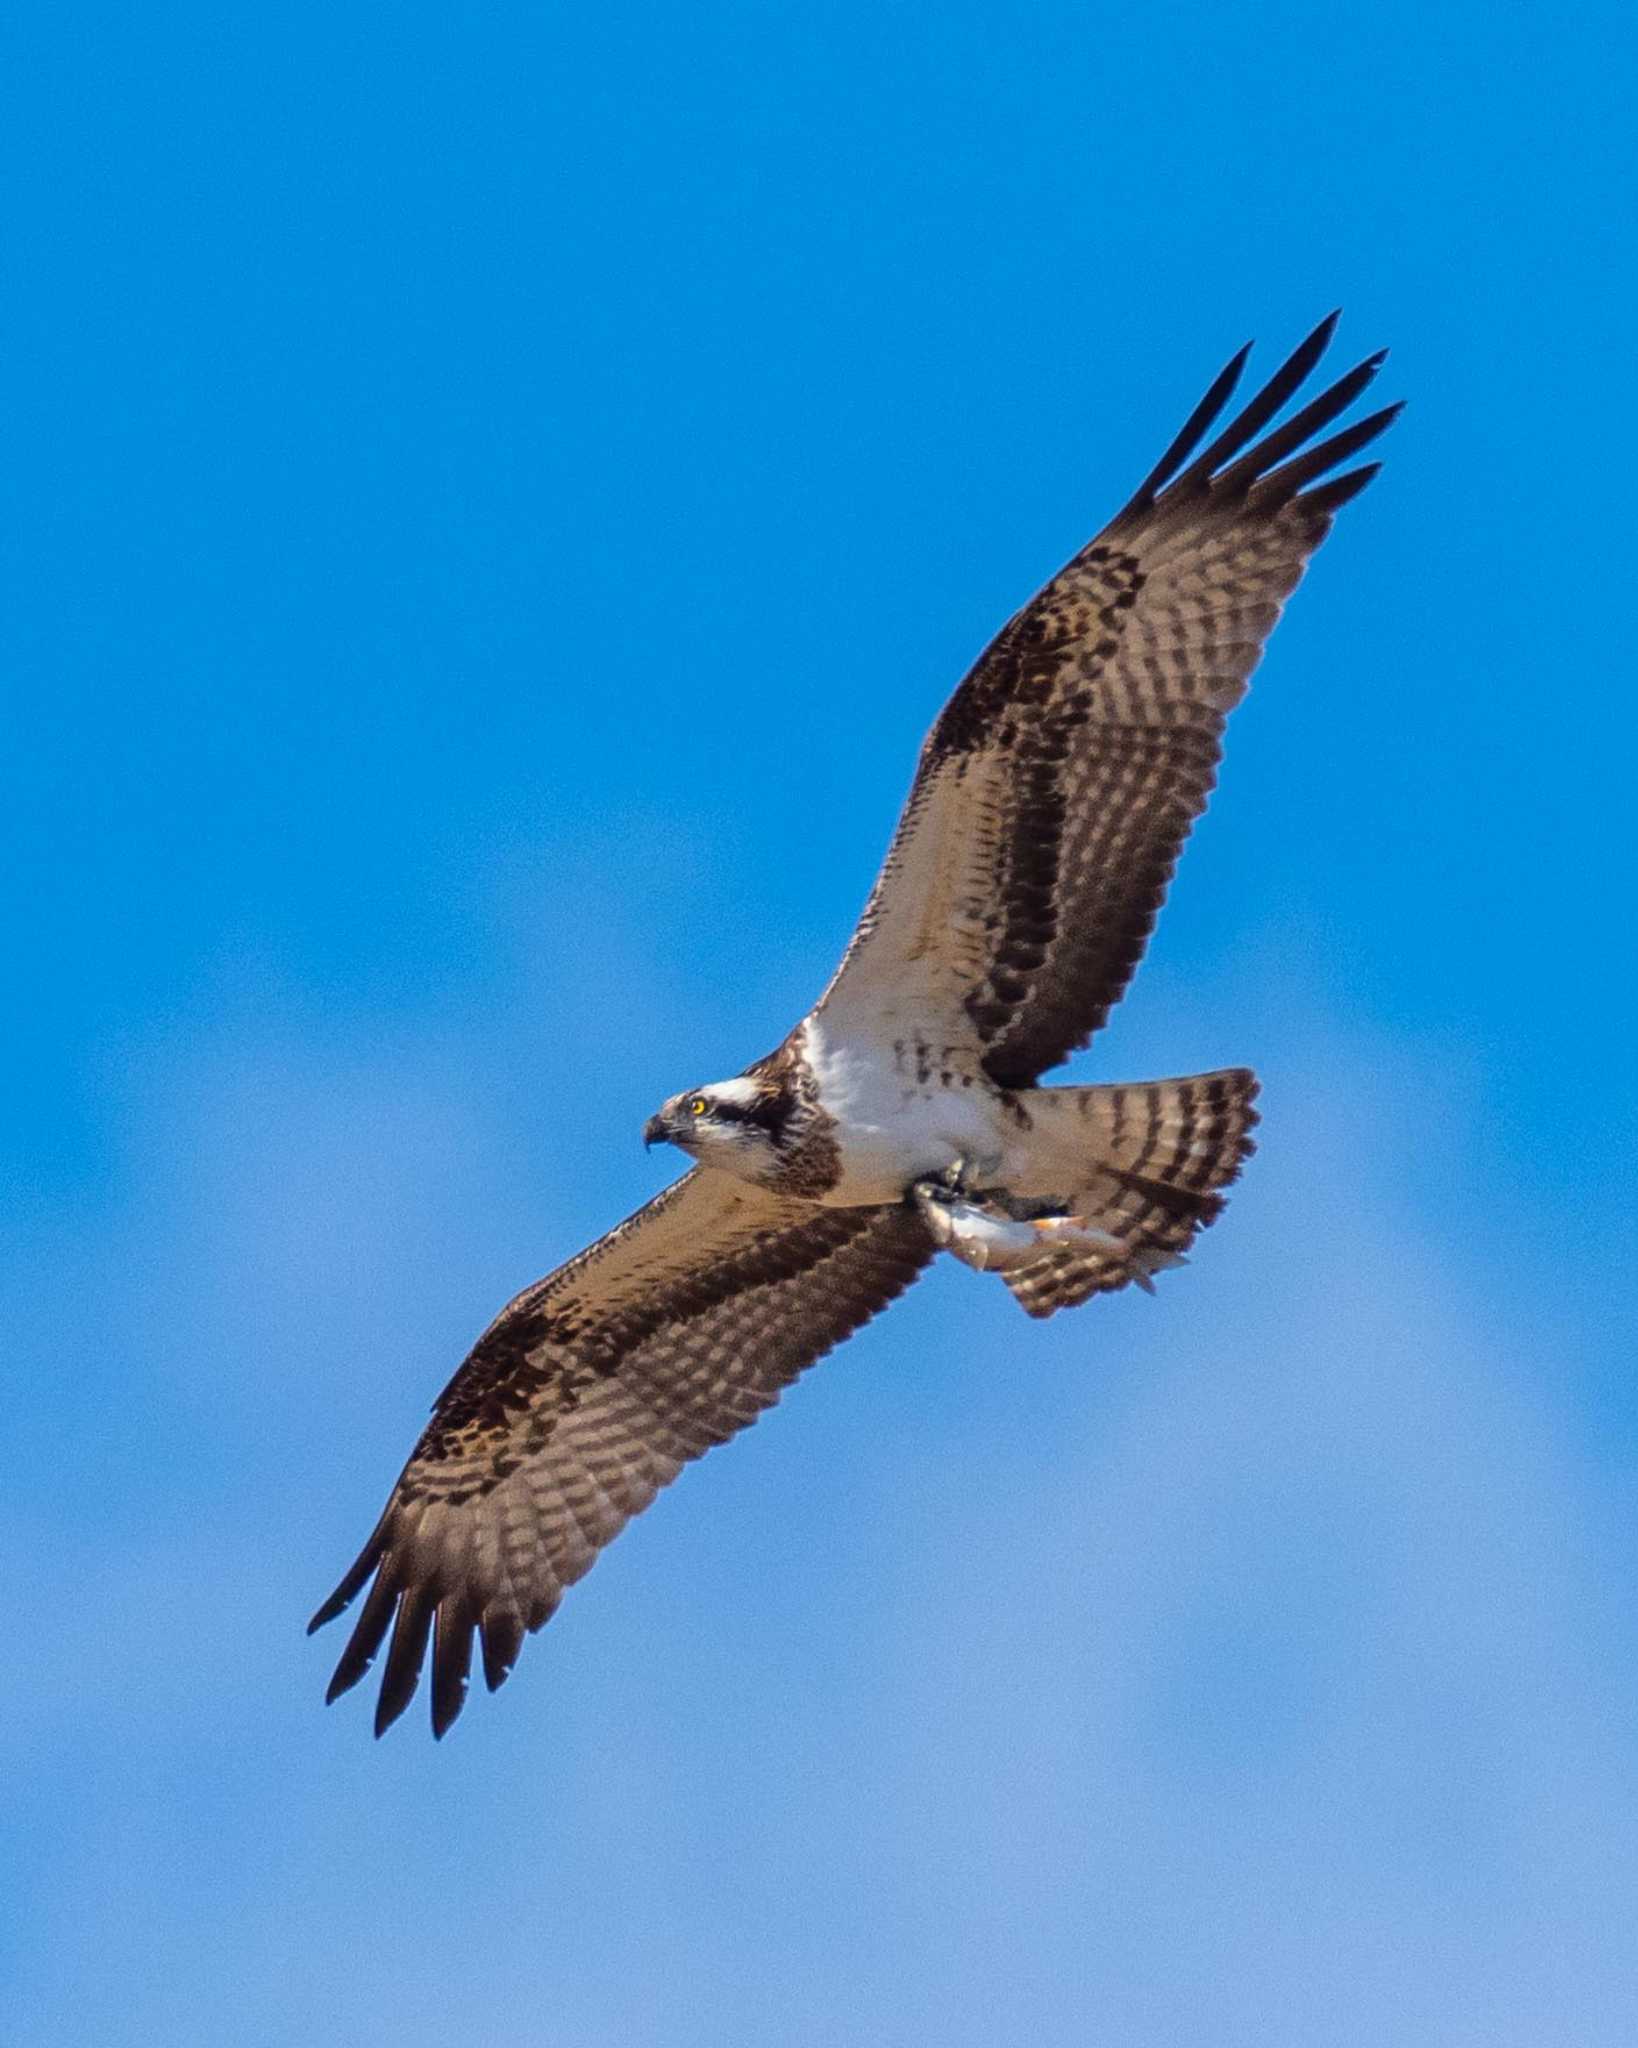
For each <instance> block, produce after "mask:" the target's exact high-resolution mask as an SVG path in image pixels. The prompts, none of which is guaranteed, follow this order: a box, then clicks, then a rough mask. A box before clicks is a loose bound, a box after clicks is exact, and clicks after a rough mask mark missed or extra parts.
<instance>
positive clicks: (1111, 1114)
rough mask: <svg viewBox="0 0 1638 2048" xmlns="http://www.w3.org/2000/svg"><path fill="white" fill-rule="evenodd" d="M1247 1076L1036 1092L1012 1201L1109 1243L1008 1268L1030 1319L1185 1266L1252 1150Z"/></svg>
mask: <svg viewBox="0 0 1638 2048" xmlns="http://www.w3.org/2000/svg"><path fill="white" fill-rule="evenodd" d="M1256 1094H1257V1077H1256V1075H1255V1074H1253V1073H1251V1072H1250V1071H1249V1070H1248V1069H1246V1068H1244V1067H1227V1068H1224V1069H1223V1070H1221V1071H1220V1072H1218V1073H1214V1074H1193V1075H1189V1076H1187V1077H1186V1078H1183V1079H1180V1080H1172V1081H1143V1082H1133V1083H1129V1084H1122V1085H1119V1086H1113V1087H1101V1088H1035V1089H1030V1090H1028V1091H1027V1092H1025V1093H1023V1094H1021V1095H1020V1096H1019V1097H1018V1098H1017V1100H1018V1105H1019V1108H1020V1110H1021V1111H1022V1112H1023V1114H1024V1116H1025V1117H1026V1118H1027V1119H1028V1128H1029V1135H1028V1137H1027V1139H1026V1141H1025V1143H1026V1147H1027V1150H1026V1165H1025V1173H1026V1177H1027V1182H1028V1185H1027V1186H1025V1187H1021V1188H1020V1189H1019V1190H1018V1191H1019V1192H1021V1193H1028V1194H1031V1195H1040V1196H1043V1197H1048V1196H1049V1197H1050V1198H1051V1199H1052V1200H1053V1201H1054V1202H1055V1203H1056V1202H1062V1203H1063V1204H1064V1206H1065V1207H1066V1208H1067V1209H1071V1210H1073V1212H1074V1213H1075V1214H1076V1215H1077V1216H1079V1217H1081V1218H1083V1219H1084V1221H1085V1222H1086V1223H1087V1224H1089V1225H1090V1226H1092V1227H1093V1228H1095V1229H1096V1230H1098V1231H1102V1232H1106V1233H1107V1234H1108V1236H1109V1237H1110V1238H1111V1239H1113V1240H1114V1243H1113V1244H1112V1245H1111V1246H1109V1247H1107V1248H1104V1247H1102V1246H1095V1247H1090V1248H1088V1247H1085V1246H1082V1245H1063V1246H1052V1247H1049V1248H1048V1249H1046V1250H1044V1251H1043V1252H1042V1254H1041V1256H1040V1257H1039V1258H1036V1259H1031V1260H1029V1261H1027V1262H1026V1263H1024V1264H1022V1265H1017V1266H1013V1267H1011V1268H1009V1269H1008V1270H1007V1271H1006V1272H1005V1273H1004V1274H1003V1276H1002V1277H1003V1278H1004V1279H1005V1281H1006V1283H1007V1285H1008V1286H1009V1287H1010V1288H1011V1289H1012V1291H1013V1293H1014V1294H1015V1295H1016V1296H1017V1297H1018V1300H1019V1303H1020V1304H1021V1306H1022V1307H1023V1308H1025V1309H1026V1310H1027V1311H1028V1312H1029V1314H1031V1315H1032V1316H1049V1315H1051V1314H1052V1313H1053V1312H1054V1311H1055V1310H1057V1309H1060V1308H1072V1307H1073V1306H1074V1305H1075V1304H1076V1303H1077V1302H1082V1301H1086V1300H1087V1299H1089V1298H1090V1296H1092V1295H1094V1294H1105V1293H1109V1292H1111V1291H1112V1290H1113V1289H1115V1288H1118V1287H1126V1286H1130V1285H1132V1284H1134V1283H1135V1284H1136V1285H1137V1286H1139V1287H1144V1288H1151V1289H1152V1284H1153V1275H1154V1274H1155V1273H1157V1272H1161V1271H1163V1270H1164V1269H1165V1268H1167V1267H1169V1266H1177V1265H1181V1264H1182V1263H1183V1255H1184V1253H1185V1252H1186V1250H1187V1249H1188V1246H1189V1245H1190V1243H1191V1242H1192V1241H1193V1239H1194V1236H1195V1233H1196V1232H1197V1231H1200V1230H1204V1229H1205V1227H1206V1225H1207V1224H1209V1223H1212V1222H1214V1221H1215V1220H1216V1218H1217V1217H1218V1215H1219V1214H1221V1212H1222V1208H1223V1202H1224V1196H1223V1194H1222V1192H1221V1191H1222V1190H1223V1189H1224V1188H1226V1187H1227V1186H1228V1185H1229V1184H1230V1182H1231V1181H1233V1180H1234V1179H1235V1177H1236V1175H1237V1174H1238V1173H1239V1171H1240V1167H1241V1165H1242V1164H1243V1162H1244V1161H1245V1160H1246V1159H1247V1158H1248V1157H1249V1156H1250V1154H1251V1153H1252V1151H1253V1150H1255V1147H1254V1145H1253V1143H1252V1139H1251V1135H1250V1134H1251V1131H1252V1129H1253V1127H1254V1126H1255V1124H1256V1122H1257V1112H1256V1110H1255V1109H1254V1108H1253V1107H1252V1103H1253V1100H1254V1099H1255V1097H1256Z"/></svg>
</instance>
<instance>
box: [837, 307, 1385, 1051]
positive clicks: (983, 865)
mask: <svg viewBox="0 0 1638 2048" xmlns="http://www.w3.org/2000/svg"><path fill="white" fill-rule="evenodd" d="M1335 323H1336V316H1335V315H1334V314H1333V315H1332V317H1331V318H1330V319H1329V320H1326V321H1325V322H1323V323H1322V325H1321V326H1320V327H1319V328H1318V329H1316V331H1315V332H1314V333H1313V334H1312V335H1310V336H1309V338H1308V339H1307V341H1305V342H1304V343H1303V345H1302V346H1301V348H1299V349H1298V350H1297V352H1296V354H1295V355H1293V356H1292V357H1291V359H1290V360H1289V361H1288V362H1287V363H1286V364H1285V365H1284V367H1283V368H1282V369H1280V370H1279V371H1278V372H1277V374H1276V375H1275V376H1274V377H1273V378H1272V379H1271V380H1270V382H1269V383H1268V384H1267V385H1266V386H1265V388H1264V389H1263V390H1262V391H1260V392H1259V393H1258V394H1257V396H1256V397H1255V398H1254V399H1252V401H1251V402H1250V404H1249V405H1247V406H1246V407H1245V409H1244V410H1243V411H1242V412H1241V413H1240V414H1239V415H1238V416H1237V417H1236V418H1235V419H1234V420H1233V421H1232V422H1231V423H1230V424H1229V425H1228V426H1227V427H1226V428H1224V429H1223V431H1222V432H1221V433H1220V434H1219V435H1218V436H1217V438H1216V439H1215V440H1214V441H1212V442H1211V444H1210V445H1209V446H1208V447H1206V448H1205V449H1204V450H1203V452H1201V453H1199V454H1198V455H1197V454H1196V453H1195V451H1196V449H1197V448H1199V447H1200V444H1201V442H1202V441H1203V440H1204V438H1205V436H1206V433H1207V431H1208V429H1209V428H1210V427H1211V425H1212V423H1213V421H1214V420H1215V419H1216V418H1217V416H1218V415H1219V413H1220V412H1221V411H1222V409H1223V407H1224V406H1225V405H1226V404H1227V403H1228V399H1229V396H1230V394H1231V392H1232V391H1233V389H1234V386H1235V383H1236V382H1237V380H1238V378H1239V375H1240V371H1241V369H1242V367H1243V365H1244V363H1245V358H1246V355H1247V353H1248V351H1247V350H1244V349H1242V350H1241V352H1240V354H1239V355H1237V356H1236V357H1235V358H1234V360H1233V361H1232V362H1231V363H1230V364H1229V365H1228V367H1227V368H1226V369H1225V370H1224V371H1223V373H1222V375H1221V376H1220V377H1219V378H1218V379H1217V381H1216V382H1215V383H1214V384H1213V385H1212V387H1211V389H1210V391H1208V392H1207V394H1206V396H1205V398H1204V399H1203V400H1202V401H1201V403H1200V404H1199V406H1197V407H1196V409H1195V411H1194V413H1193V414H1192V416H1191V417H1190V419H1189V421H1188V423H1187V425H1186V426H1185V427H1184V428H1183V430H1182V432H1181V433H1180V434H1179V435H1178V437H1177V439H1176V440H1175V441H1174V442H1173V443H1172V445H1171V447H1170V448H1168V449H1167V451H1166V453H1165V455H1164V456H1163V457H1162V458H1161V460H1160V462H1159V463H1158V464H1157V465H1156V467H1155V469H1154V471H1153V473H1152V474H1151V475H1150V476H1149V477H1148V478H1147V479H1146V480H1145V482H1144V483H1143V485H1142V487H1141V488H1140V489H1139V490H1138V492H1137V493H1136V495H1135V496H1134V497H1133V498H1132V500H1131V502H1130V503H1129V504H1128V505H1127V506H1126V507H1125V509H1124V510H1123V511H1122V512H1121V513H1120V514H1119V516H1118V517H1117V518H1116V519H1114V520H1113V521H1112V522H1111V524H1110V525H1109V526H1108V527H1106V528H1105V529H1104V531H1103V532H1102V533H1101V534H1100V535H1099V536H1098V538H1097V539H1096V540H1095V541H1093V542H1092V543H1091V544H1090V545H1089V546H1088V547H1086V548H1084V549H1083V550H1082V551H1081V553H1080V554H1078V555H1077V556H1076V557H1075V558H1074V560H1073V561H1072V562H1070V563H1069V564H1068V566H1067V567H1066V568H1064V569H1063V570H1062V571H1061V573H1060V574H1059V575H1057V576H1055V577H1054V578H1053V580H1052V581H1051V582H1050V583H1049V584H1048V585H1047V586H1046V588H1045V589H1044V590H1043V591H1041V592H1040V594H1039V595H1038V596H1037V597H1035V598H1034V599H1032V600H1031V602H1030V603H1029V604H1027V605H1026V606H1025V607H1024V609H1023V610H1022V611H1021V612H1019V613H1018V615H1017V616H1016V617H1015V618H1014V619H1012V620H1011V621H1010V622H1009V623H1008V624H1007V625H1006V626H1005V627H1004V628H1003V629H1002V631H1001V632H1000V633H999V634H998V635H997V637H996V639H995V640H994V641H993V642H992V644H991V645H990V647H989V648H988V649H987V650H986V652H985V653H984V655H983V656H982V658H981V659H980V660H979V662H978V664H977V666H976V667H975V668H974V669H973V670H972V672H971V674H970V675H968V677H967V678H966V680H965V681H964V682H963V683H962V685H961V687H960V688H959V689H958V690H957V691H956V693H955V695H954V697H953V698H952V699H951V700H950V702H949V704H948V705H947V706H946V707H945V709H944V712H943V713H942V715H941V716H940V718H939V720H938V722H937V724H936V725H935V726H934V728H933V730H932V732H931V733H930V735H929V736H928V739H927V743H926V745H925V747H924V748H923V750H922V756H921V762H920V766H919V769H918V772H917V776H916V780H915V783H914V786H913V787H912V789H911V793H910V798H909V801H908V803H907V804H906V807H905V812H904V816H903V818H902V819H901V820H900V823H899V828H898V831H897V833H896V835H895V837H894V840H893V844H892V846H891V847H890V849H889V851H888V856H887V860H886V863H885V865H884V866H883V869H882V873H881V877H880V879H879V880H878V882H877V884H876V889H875V892H874V894H873V895H872V897H871V900H870V903H869V904H868V905H867V906H866V910H865V914H864V917H863V919H862V920H861V922H860V926H859V930H858V932H857V933H856V935H855V937H854V941H853V943H852V945H851V946H850V947H849V949H848V953H847V955H846V957H845V958H844V960H843V962H842V965H841V967H840V968H839V969H838V970H837V974H836V978H835V980H834V981H833V982H832V983H831V986H830V988H829V989H828V990H827V991H826V993H825V995H824V997H823V998H822V999H821V1002H820V1005H819V1009H820V1014H821V1015H822V1016H824V1015H827V1014H828V1015H829V1016H830V1018H831V1020H832V1021H833V1022H834V1023H835V1024H836V1025H837V1026H839V1027H841V1028H843V1029H846V1030H849V1031H851V1032H856V1033H859V1034H862V1035H873V1036H878V1037H881V1038H885V1039H893V1038H897V1037H903V1036H904V1035H905V1033H906V1031H907V1029H911V1030H920V1031H921V1032H923V1033H924V1034H925V1035H929V1036H931V1035H936V1034H944V1035H946V1036H949V1035H954V1036H957V1037H961V1036H965V1037H966V1038H967V1039H968V1041H969V1042H973V1041H976V1043H977V1045H978V1046H979V1047H981V1048H982V1059H983V1065H984V1067H985V1069H986V1071H987V1072H988V1073H989V1075H990V1077H991V1078H992V1079H993V1080H995V1081H997V1082H998V1083H1000V1084H1001V1085H1002V1086H1005V1087H1009V1088H1022V1087H1028V1086H1030V1085H1031V1084H1032V1083H1033V1082H1034V1081H1035V1080H1036V1079H1037V1077H1038V1076H1039V1075H1040V1074H1041V1073H1043V1072H1044V1071H1045V1070H1046V1069H1047V1068H1049V1067H1051V1066H1054V1065H1056V1064H1057V1062H1058V1061H1059V1060H1061V1059H1063V1058H1064V1057H1065V1056H1066V1055H1067V1054H1069V1053H1070V1052H1072V1051H1073V1050H1074V1049H1075V1048H1076V1047H1077V1046H1079V1045H1083V1044H1085V1042H1086V1040H1087V1039H1088V1038H1089V1037H1090V1036H1091V1035H1092V1033H1093V1032H1094V1031H1096V1030H1097V1029H1098V1027H1099V1026H1100V1025H1101V1024H1102V1023H1103V1022H1104V1020H1105V1019H1106V1018H1107V1016H1108V1014H1109V1011H1110V1008H1111V1007H1112V1006H1113V1004H1114V1003H1115V1002H1116V1000H1117V999H1118V998H1119V997H1120V995H1121V994H1122V993H1123V991H1124V990H1125V988H1126V985H1127V983H1128V981H1130V979H1131V976H1132V971H1133V969H1134V968H1135V967H1136V965H1137V963H1138V960H1139V958H1140V957H1141V955H1142V952H1143V948H1144V945H1145V943H1146V941H1147V939H1148V936H1149V933H1150V932H1151V931H1152V930H1153V928H1154V923H1155V917H1156V914H1157V913H1158V911H1159V909H1160V905H1161V902H1162V901H1163V899H1164V897H1165V893H1166V889H1167V886H1168V884H1169V883H1170V881H1171V877H1172V873H1173V871H1174V869H1175V867H1176V865H1177V859H1178V855H1179V853H1180V851H1181V850H1182V846H1183V841H1184V840H1185V839H1186V838H1187V836H1188V833H1189V830H1190V827H1191V826H1192V825H1193V823H1194V820H1195V819H1196V818H1197V817H1198V816H1199V814H1200V812H1201V811H1202V810H1203V809H1204V807H1205V803H1206V798H1207V796H1208V795H1209V793H1210V791H1211V788H1212V784H1213V782H1214V780H1215V779H1216V769H1217V762H1218V760H1219V758H1220V754H1221V740H1222V733H1223V728H1224V725H1225V723H1226V722H1227V718H1228V714H1229V712H1230V711H1231V710H1232V709H1233V708H1234V706H1235V705H1236V704H1238V703H1239V701H1240V699H1241V698H1242V697H1243V696H1244V695H1245V691H1246V686H1247V683H1248V681H1249V679H1250V676H1251V672H1252V670H1253V668H1254V667H1255V666H1256V664H1257V661H1258V659H1259V657H1260V655H1261V653H1262V648H1263V643H1264V641H1265V640H1266V639H1267V637H1268V635H1269V633H1270V631H1271V630H1272V628H1273V626H1274V623H1275V621H1276V619H1277V618H1278V617H1279V614H1280V608H1281V606H1282V604H1283V603H1284V600H1285V599H1286V598H1287V597H1288V596H1289V595H1290V593H1291V591H1292V589H1293V588H1294V587H1295V585H1296V583H1297V580H1298V578H1299V577H1300V576H1301V575H1302V572H1303V567H1304V565H1305V563H1306V562H1307V560H1308V558H1309V556H1310V555H1311V554H1312V553H1313V552H1314V550H1315V549H1316V548H1317V547H1318V546H1319V544H1320V542H1321V541H1322V540H1323V539H1324V538H1325V536H1326V534H1327V533H1328V532H1329V531H1330V527H1331V521H1332V519H1333V517H1334V515H1335V513H1336V511H1337V508H1338V507H1339V506H1341V505H1343V504H1345V503H1346V502H1347V501H1348V500H1349V499H1350V498H1352V497H1353V496H1355V494H1356V493H1357V492H1359V491H1361V490H1363V488H1364V487H1365V485H1366V484H1367V483H1368V482H1369V481H1370V479H1371V478H1372V477H1373V476H1374V475H1375V474H1376V468H1377V465H1375V464H1371V465H1368V466H1366V467H1364V468H1361V469H1355V470H1351V471H1349V472H1348V473H1347V474H1346V475H1343V476H1338V477H1334V478H1332V479H1331V481H1329V482H1321V481H1320V479H1322V478H1325V477H1327V476H1329V474H1330V472H1331V471H1333V470H1335V469H1336V468H1337V467H1338V466H1339V465H1340V464H1342V463H1344V462H1346V461H1347V459H1348V458H1349V457H1350V456H1351V455H1353V454H1354V453H1356V452H1357V451H1358V450H1359V449H1361V448H1363V447H1364V446H1365V445H1366V443H1367V442H1369V441H1371V440H1373V439H1374V438H1375V437H1376V436H1377V435H1378V434H1379V433H1381V432H1382V430H1383V428H1384V427H1386V426H1387V425H1388V423H1389V421H1390V420H1392V418H1393V417H1394V414H1395V413H1396V412H1397V411H1398V410H1399V408H1398V407H1397V406H1393V407H1389V408H1388V409H1386V410H1385V411H1382V412H1378V413H1373V414H1371V416H1370V417H1369V418H1367V419H1363V420H1360V421H1359V422H1358V423H1357V424H1356V425H1354V426H1351V427H1348V428H1345V429H1344V430H1343V431H1342V432H1340V433H1337V434H1334V435H1332V436H1331V437H1330V438H1329V439H1325V440H1320V441H1318V442H1317V443H1315V441H1314V437H1315V436H1316V435H1318V434H1319V433H1321V431H1322V430H1323V429H1324V428H1325V427H1327V426H1329V425H1330V424H1331V422H1332V421H1333V420H1335V419H1336V418H1337V417H1338V416H1339V415H1340V414H1341V413H1342V412H1343V411H1344V410H1345V409H1346V408H1347V407H1348V406H1349V405H1351V404H1352V403H1353V401H1354V400H1355V399H1356V398H1357V397H1358V396H1359V394H1360V393H1361V392H1362V391H1363V390H1364V389H1365V387H1366V385H1367V384H1369V382H1370V381H1371V379H1372V378H1373V377H1374V376H1375V374H1376V372H1377V370H1378V368H1379V367H1380V365H1381V363H1382V360H1383V357H1382V356H1381V355H1375V356H1372V357H1371V358H1370V359H1369V360H1368V361H1366V362H1364V363H1361V364H1360V365H1359V367H1358V368H1357V369H1355V370H1352V371H1350V372H1349V374H1348V375H1347V376H1345V377H1343V378H1342V379H1340V381H1339V382H1337V383H1336V384H1333V385H1332V386H1331V387H1330V388H1329V389H1328V390H1326V391H1323V392H1321V394H1320V395H1319V396H1318V397H1317V398H1315V399H1313V400H1312V401H1311V402H1310V403H1309V404H1308V405H1306V406H1304V407H1303V408H1302V409H1301V410H1300V411H1299V412H1297V413H1295V414H1294V415H1293V416H1292V418H1291V419H1290V420H1288V421H1287V422H1286V423H1285V424H1284V425H1283V426H1281V427H1279V428H1277V429H1275V431H1273V432H1272V433H1269V434H1267V435H1266V436H1265V437H1264V438H1263V439H1262V440H1260V441H1259V440H1258V439H1257V436H1258V435H1259V434H1261V433H1262V432H1263V429H1264V428H1265V427H1267V426H1268V424H1269V422H1270V421H1271V420H1272V419H1273V418H1274V417H1275V415H1276V414H1277V413H1278V412H1279V411H1280V409H1281V408H1282V407H1283V406H1284V405H1285V404H1286V402H1287V400H1289V399H1290V398H1291V397H1292V396H1293V395H1294V394H1295V393H1296V391H1297V390H1298V388H1299V387H1300V386H1301V385H1302V383H1303V382H1304V381H1305V380H1306V379H1307V377H1308V375H1309V373H1310V372H1311V371H1312V370H1313V368H1314V366H1315V364H1316V363H1317V362H1318V361H1319V358H1320V356H1321V354H1322V353H1323V352H1324V349H1325V346H1326V343H1327V342H1328V341H1329V340H1330V338H1331V333H1332V329H1333V328H1334V326H1335ZM1191 458H1192V459H1191ZM1185 465H1187V466H1185Z"/></svg>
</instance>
